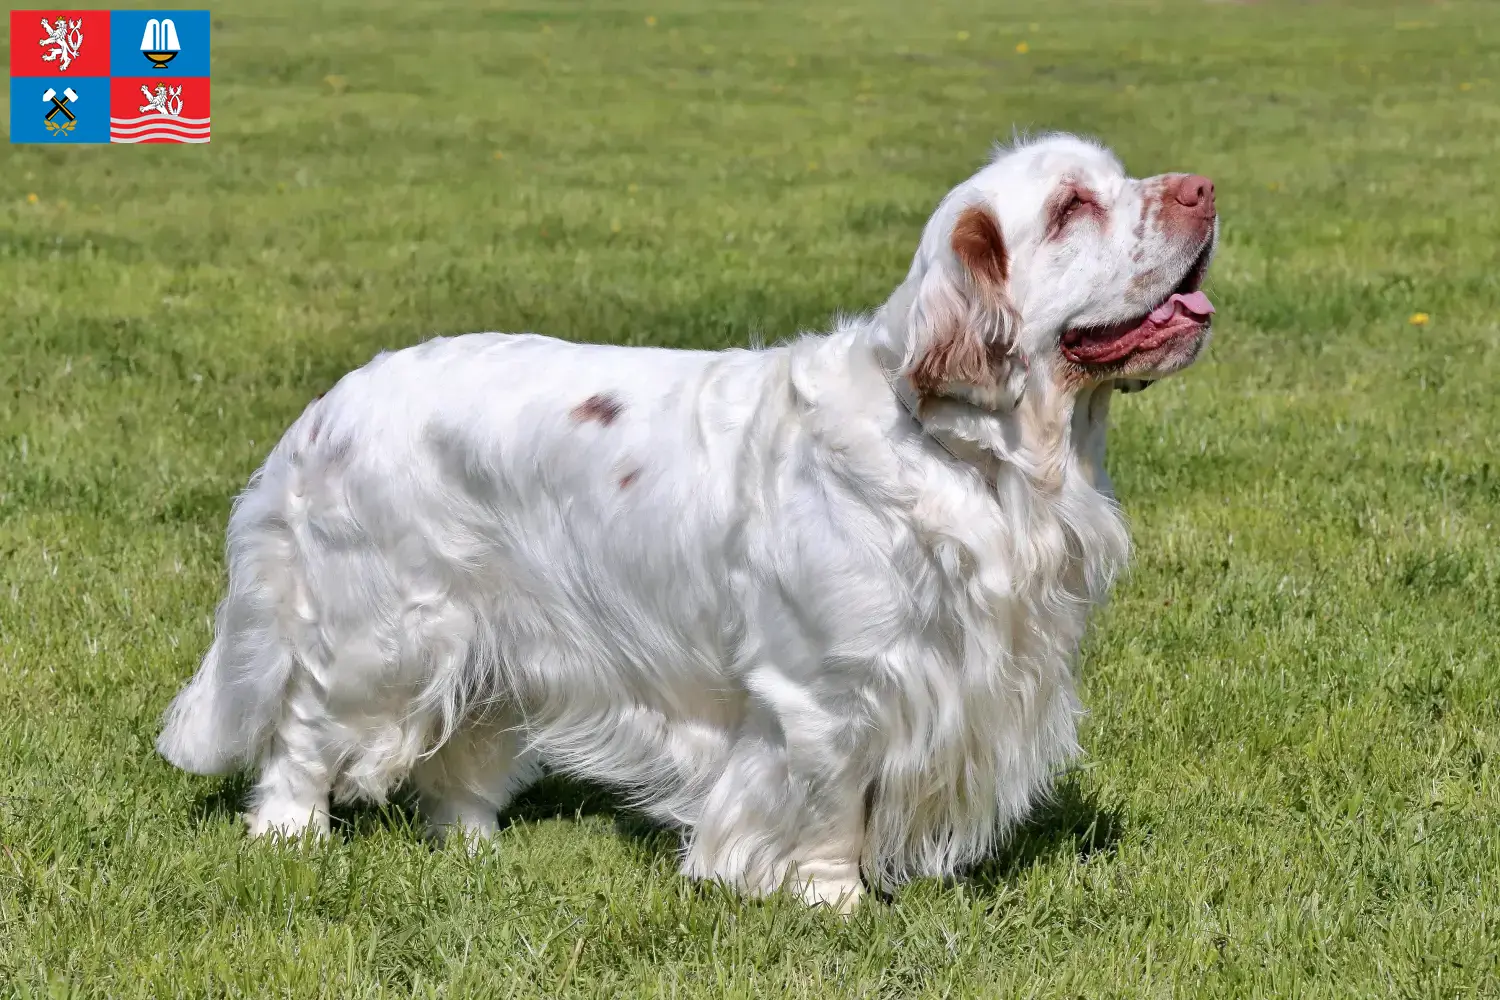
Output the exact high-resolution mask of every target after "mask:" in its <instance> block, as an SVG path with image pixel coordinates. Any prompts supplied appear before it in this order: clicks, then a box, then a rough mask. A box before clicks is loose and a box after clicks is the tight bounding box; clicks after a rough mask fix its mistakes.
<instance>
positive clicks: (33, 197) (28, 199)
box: [26, 194, 36, 205]
mask: <svg viewBox="0 0 1500 1000" xmlns="http://www.w3.org/2000/svg"><path fill="white" fill-rule="evenodd" d="M26 204H28V205H35V204H36V195H35V194H28V195H27V196H26Z"/></svg>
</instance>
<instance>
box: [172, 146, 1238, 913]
mask: <svg viewBox="0 0 1500 1000" xmlns="http://www.w3.org/2000/svg"><path fill="white" fill-rule="evenodd" d="M1217 234H1218V221H1217V216H1216V214H1215V209H1214V194H1213V186H1212V184H1210V183H1209V181H1208V180H1207V179H1205V178H1203V177H1197V176H1190V175H1183V174H1165V175H1161V176H1157V177H1151V178H1148V179H1145V180H1132V179H1129V178H1128V177H1127V176H1126V174H1125V171H1124V169H1123V168H1122V167H1121V166H1120V164H1119V162H1118V161H1117V160H1116V159H1115V158H1114V157H1113V156H1112V155H1111V154H1110V153H1109V152H1108V151H1107V150H1105V149H1103V148H1101V147H1099V146H1096V145H1093V144H1091V143H1089V142H1086V141H1083V140H1080V139H1076V138H1073V137H1070V136H1049V137H1046V138H1043V139H1041V140H1038V141H1033V142H1028V143H1020V144H1017V145H1016V146H1015V147H1014V148H1011V149H1008V150H1004V151H1002V152H1000V153H999V154H998V155H997V156H996V158H995V159H994V161H993V162H992V163H990V164H989V165H988V166H986V167H985V168H984V169H982V170H980V171H979V173H977V174H976V175H974V176H973V177H972V178H970V179H969V180H967V181H965V182H964V183H963V184H961V185H959V186H958V187H957V188H956V189H955V190H954V191H953V192H952V193H951V194H949V195H948V197H947V198H945V199H944V200H943V202H942V203H941V205H939V206H938V209H937V212H936V213H935V214H934V215H933V217H932V219H931V220H930V221H929V222H928V224H927V227H926V230H925V232H924V233H923V235H922V243H921V246H920V248H919V249H918V251H917V254H916V259H915V260H914V261H913V263H912V267H911V271H910V273H909V274H908V275H907V278H906V280H905V281H904V282H903V283H902V284H901V286H900V287H899V288H897V289H896V291H895V293H894V294H893V295H892V296H891V298H890V300H889V301H888V302H887V303H886V304H885V305H884V307H882V308H881V309H880V310H879V311H877V312H876V313H874V314H873V315H870V316H866V317H861V318H857V319H852V320H846V321H843V322H841V323H839V324H838V325H837V328H836V329H835V330H834V331H833V332H832V333H829V334H825V335H816V336H814V335H808V336H803V337H800V338H799V339H797V340H795V341H793V342H792V343H790V344H786V345H783V346H779V347H775V348H772V349H768V350H733V351H722V352H706V351H703V352H700V351H673V350H659V349H652V348H626V347H609V346H592V345H583V344H573V343H567V342H563V341H559V340H552V339H548V338H546V337H540V336H533V335H514V336H512V335H504V334H473V335H470V336H463V337H456V338H452V339H438V340H433V341H431V342H429V343H426V344H423V345H421V346H419V347H413V348H410V349H407V350H403V351H399V352H396V353H394V354H383V355H381V356H379V357H377V358H376V359H375V360H374V361H372V362H371V363H370V364H368V365H366V366H365V367H364V368H361V369H359V370H358V371H356V372H354V373H352V374H350V375H348V376H347V377H345V378H344V379H343V380H342V381H341V382H339V384H338V385H337V386H336V387H335V388H334V389H333V390H332V391H331V392H329V393H328V395H327V396H325V397H323V398H321V399H319V400H316V401H314V402H313V403H312V404H311V405H310V406H308V408H307V409H306V411H305V412H304V413H303V414H302V416H301V417H300V418H299V419H298V420H297V421H296V423H294V424H293V425H292V427H291V429H290V430H289V431H288V432H287V433H286V435H285V437H283V438H282V440H281V442H280V443H279V444H278V445H277V446H276V448H275V449H274V450H273V451H272V452H271V455H270V457H269V458H268V459H267V460H266V462H265V465H263V466H262V467H261V469H260V470H259V471H258V472H256V474H255V475H254V476H253V477H252V478H251V480H250V485H249V486H248V488H247V489H246V490H245V492H244V493H243V494H242V495H241V496H240V497H239V499H238V501H237V502H236V504H235V507H234V512H233V515H232V516H231V517H230V521H229V536H228V570H229V589H228V594H227V596H226V597H225V598H224V600H223V602H222V603H221V604H220V605H219V609H218V620H217V626H216V636H215V639H214V642H213V645H212V646H211V647H210V649H209V650H208V653H207V655H206V656H205V657H204V660H203V664H202V666H201V667H200V668H199V671H198V674H197V676H196V677H194V678H193V680H192V682H191V683H190V684H189V685H188V686H187V688H186V689H185V690H183V691H182V692H181V693H180V694H179V695H178V697H177V699H176V700H175V701H174V702H173V704H172V706H171V708H170V710H169V711H168V715H167V720H166V729H165V731H164V732H163V734H162V736H161V739H160V741H159V744H158V745H159V748H160V750H161V752H162V753H163V754H164V755H165V756H166V757H167V759H168V760H170V761H172V762H173V763H174V764H176V765H177V766H179V767H182V768H185V769H187V770H189V771H193V772H196V773H200V774H220V773H224V772H227V771H230V770H233V769H236V768H251V769H253V770H254V771H255V772H256V773H257V774H258V782H257V784H256V786H255V791H254V795H253V798H252V801H251V803H250V809H249V812H248V814H247V820H248V822H249V825H250V829H251V830H252V831H253V832H254V833H257V834H259V833H267V832H278V833H286V834H291V833H297V832H300V831H302V830H304V829H306V828H308V827H309V826H311V827H312V829H313V830H314V831H315V832H317V833H320V834H321V833H326V832H327V830H328V824H329V818H328V804H329V797H330V794H331V795H334V796H337V797H340V798H349V797H363V798H367V799H374V800H380V799H382V798H384V797H385V796H386V795H387V794H388V793H389V792H391V791H392V790H393V789H394V788H395V787H396V786H397V785H398V784H399V783H401V782H403V781H404V780H409V781H410V782H411V783H412V784H413V785H414V787H415V789H416V791H417V794H418V801H419V804H420V807H421V809H422V810H423V812H424V814H425V815H426V816H427V817H428V819H429V821H430V822H431V824H432V826H433V829H434V831H436V832H439V833H442V832H450V831H455V830H456V831H461V832H463V833H465V834H467V835H470V836H476V835H478V836H483V835H487V834H491V833H493V832H494V831H495V830H496V829H497V818H496V813H497V810H500V809H502V808H503V807H504V806H505V805H506V803H507V802H508V801H509V800H510V799H511V797H512V796H513V795H514V794H515V793H516V792H517V790H519V789H520V788H522V787H523V786H524V785H525V784H526V783H527V782H528V781H531V780H533V779H534V778H535V776H536V775H537V774H538V773H539V768H540V766H541V764H543V763H545V765H546V766H547V767H548V768H549V769H551V770H554V771H560V772H565V773H568V774H573V775H578V776H582V777H584V778H588V779H593V780H596V781H601V782H606V783H609V784H611V785H613V786H616V787H619V788H622V789H624V790H625V791H627V792H628V793H629V794H630V795H631V796H632V798H633V801H635V802H636V803H638V804H639V805H640V806H641V807H642V808H644V809H645V810H646V811H647V812H648V813H649V814H650V815H652V816H654V817H656V818H658V819H659V820H662V821H665V822H669V823H672V824H675V825H677V826H679V827H681V828H682V830H683V831H684V834H683V836H684V846H683V854H682V870H683V871H684V872H685V873H686V874H688V875H690V876H694V877H698V878H714V879H722V880H723V881H725V882H727V883H729V884H731V885H734V886H736V887H738V888H739V889H740V890H741V891H744V892H747V893H750V894H762V893H767V892H771V891H774V890H776V889H777V888H778V887H780V886H782V885H783V884H792V885H794V886H795V887H796V889H797V891H799V892H800V893H802V895H803V896H804V898H806V899H808V900H810V901H816V902H827V903H830V904H834V905H838V906H841V907H843V908H848V907H849V906H851V905H852V904H853V903H854V901H855V900H856V899H857V898H858V897H859V895H860V892H861V886H862V881H861V875H862V874H863V876H864V878H865V879H868V880H870V881H872V882H874V883H876V884H892V883H896V882H899V881H901V880H902V879H905V878H909V877H911V876H914V875H942V874H948V873H951V872H953V871H954V869H955V868H956V867H958V866H961V865H963V864H965V863H967V862H971V861H973V860H975V859H977V858H980V857H981V856H983V855H984V854H985V853H986V852H988V851H990V850H991V849H992V848H993V847H994V846H995V845H996V843H997V841H998V840H999V839H1000V838H1001V837H1003V835H1004V834H1005V833H1006V832H1007V831H1008V830H1009V829H1010V828H1011V827H1012V826H1013V825H1014V824H1015V823H1016V822H1017V821H1018V820H1020V819H1021V818H1022V817H1024V816H1025V815H1026V812H1027V809H1028V808H1029V807H1030V806H1031V805H1032V803H1033V802H1035V801H1036V799H1037V798H1038V796H1039V795H1041V794H1043V793H1044V791H1045V789H1046V788H1047V786H1048V782H1049V779H1050V777H1051V776H1052V775H1053V774H1054V773H1055V772H1056V770H1057V768H1058V767H1059V765H1060V764H1062V763H1063V762H1065V761H1066V760H1067V759H1068V758H1069V756H1070V755H1071V754H1073V753H1074V752H1075V751H1076V743H1075V720H1076V718H1077V716H1078V714H1079V712H1080V707H1079V704H1078V701H1077V698H1076V695H1075V687H1074V678H1073V674H1072V667H1073V660H1074V657H1075V654H1076V651H1077V648H1078V644H1079V640H1080V638H1081V636H1082V634H1083V631H1084V626H1085V622H1086V620H1087V618H1088V615H1089V612H1090V610H1091V609H1092V608H1094V607H1096V606H1097V605H1098V604H1099V602H1100V601H1101V600H1102V599H1103V598H1104V596H1105V593H1106V591H1107V589H1108V587H1109V585H1110V583H1111V580H1112V578H1113V577H1114V576H1115V574H1116V572H1117V571H1118V570H1119V569H1120V568H1121V566H1122V564H1123V563H1124V562H1125V559H1126V556H1127V552H1128V548H1129V539H1128V537H1127V535H1126V530H1125V524H1124V521H1123V519H1122V517H1121V514H1120V511H1119V509H1118V507H1117V506H1116V503H1115V501H1114V499H1113V494H1112V490H1111V486H1110V482H1109V479H1108V478H1107V477H1106V475H1105V471H1104V441H1105V427H1106V421H1107V417H1108V412H1109V403H1110V398H1111V393H1112V392H1113V391H1114V390H1115V389H1118V388H1134V387H1139V386H1141V385H1142V384H1144V383H1145V382H1149V381H1150V380H1152V379H1156V378H1159V377H1161V376H1164V375H1167V374H1169V373H1171V372H1175V371H1177V370H1178V369H1180V368H1182V367H1184V366H1186V365H1187V364H1189V363H1190V362H1191V361H1192V360H1193V359H1194V358H1195V357H1196V356H1197V355H1198V353H1199V352H1200V351H1201V350H1202V348H1203V346H1204V344H1205V343H1206V341H1207V340H1208V335H1209V324H1210V314H1211V313H1212V312H1213V307H1212V306H1211V305H1210V304H1209V302H1208V299H1207V297H1206V296H1205V295H1204V294H1203V293H1202V292H1201V291H1199V290H1198V286H1199V284H1200V282H1201V281H1202V278H1203V275H1204V272H1205V271H1206V269H1207V267H1208V264H1209V261H1210V259H1211V257H1212V255H1213V251H1214V248H1215V245H1216V241H1217Z"/></svg>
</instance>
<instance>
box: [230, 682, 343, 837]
mask: <svg viewBox="0 0 1500 1000" xmlns="http://www.w3.org/2000/svg"><path fill="white" fill-rule="evenodd" d="M324 715H325V713H324V707H323V693H322V691H321V690H320V689H319V686H318V684H317V682H316V680H314V678H313V677H312V676H310V675H309V674H308V673H307V672H306V671H303V670H296V671H294V672H293V675H292V677H291V679H290V682H289V687H288V690H287V693H286V700H285V702H284V704H283V706H282V716H281V718H280V719H279V720H278V721H277V724H276V727H275V730H274V732H273V735H272V736H271V738H270V740H268V741H267V743H266V746H265V749H264V751H263V752H262V754H261V758H260V762H259V763H260V775H259V777H258V779H257V780H256V783H255V788H254V790H253V791H252V792H251V795H250V808H249V810H248V811H247V812H246V813H245V823H246V825H248V826H249V828H250V833H251V834H252V835H253V836H264V835H277V836H283V837H297V836H300V835H301V834H302V833H303V832H304V831H306V830H311V831H312V833H313V834H314V836H317V837H319V838H322V837H326V836H328V832H329V818H328V793H329V790H330V788H331V787H332V785H333V775H332V770H331V767H330V762H329V761H328V760H327V759H326V758H327V740H326V738H325V735H324V733H323V728H322V725H323V719H324Z"/></svg>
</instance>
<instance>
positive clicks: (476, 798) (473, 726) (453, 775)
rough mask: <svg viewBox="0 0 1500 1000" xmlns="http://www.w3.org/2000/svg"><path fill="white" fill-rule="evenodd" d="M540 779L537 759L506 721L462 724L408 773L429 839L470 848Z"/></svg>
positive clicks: (495, 828) (492, 831)
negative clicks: (453, 840) (457, 840)
mask: <svg viewBox="0 0 1500 1000" xmlns="http://www.w3.org/2000/svg"><path fill="white" fill-rule="evenodd" d="M540 776H541V766H540V764H539V763H538V761H537V758H536V754H535V753H534V752H533V751H531V750H530V749H529V748H528V747H527V746H526V745H525V735H524V733H523V732H522V731H521V730H520V729H519V728H518V727H517V726H516V725H515V723H514V720H513V719H510V718H508V717H501V718H492V719H485V720H482V721H470V722H465V723H464V724H463V725H462V726H461V727H460V728H459V730H458V731H457V732H455V733H454V734H453V736H452V737H450V738H449V739H448V741H447V742H446V743H444V744H443V745H442V746H441V747H439V748H438V749H437V751H436V752H434V753H433V754H431V755H430V756H428V757H426V758H424V759H423V760H422V761H421V762H420V763H418V764H417V766H416V767H415V768H413V769H412V784H413V785H414V786H415V788H416V791H417V805H418V808H419V809H420V810H421V812H422V815H423V817H424V818H425V819H426V821H427V829H428V833H429V835H430V836H432V837H433V838H434V839H436V840H439V841H442V840H446V839H447V838H448V837H450V836H454V835H462V836H463V837H464V838H465V839H466V840H468V841H470V842H471V843H472V842H474V841H477V840H480V839H484V838H488V837H491V836H493V835H494V834H495V833H496V832H497V831H498V830H499V821H498V814H499V813H500V811H501V810H503V809H504V808H505V807H506V806H507V805H509V804H510V801H511V799H513V798H514V797H515V796H516V795H517V793H519V792H521V791H523V790H524V789H525V788H526V787H527V786H528V785H530V784H532V783H533V782H535V781H536V780H537V778H539V777H540Z"/></svg>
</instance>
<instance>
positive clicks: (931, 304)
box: [906, 205, 1026, 410]
mask: <svg viewBox="0 0 1500 1000" xmlns="http://www.w3.org/2000/svg"><path fill="white" fill-rule="evenodd" d="M1009 287H1010V253H1009V252H1008V251H1007V249H1006V247H1005V236H1004V234H1002V233H1001V231H1000V222H999V220H998V219H996V218H995V215H994V213H993V212H992V211H990V209H989V208H988V207H986V206H984V205H970V206H968V207H966V208H964V209H963V210H962V211H960V212H959V213H958V216H957V218H956V219H955V221H954V223H953V228H952V230H951V231H950V232H949V235H948V239H947V246H946V247H944V248H942V251H941V252H940V253H939V254H938V255H937V256H936V258H935V259H934V260H933V261H931V263H930V265H929V267H928V268H927V270H926V272H925V273H924V274H923V275H922V278H921V283H920V285H919V287H918V289H917V294H916V298H915V300H914V301H913V303H912V306H911V314H910V316H909V321H908V326H907V328H908V330H909V331H910V335H911V341H910V342H909V344H908V350H907V354H908V358H909V359H910V360H909V363H908V365H907V370H906V375H907V378H909V379H910V380H911V384H912V388H913V389H915V390H916V391H917V393H918V395H919V396H924V397H930V396H957V397H959V398H962V399H965V400H967V401H969V402H971V403H974V404H976V405H979V406H983V407H986V408H987V409H992V410H995V409H1009V408H1011V407H1013V406H1015V405H1016V403H1017V402H1018V401H1019V400H1020V395H1021V391H1022V389H1023V388H1024V386H1025V381H1026V370H1025V360H1024V358H1023V357H1022V355H1020V353H1019V352H1018V351H1017V349H1016V343H1015V338H1016V336H1017V335H1018V333H1019V330H1020V322H1019V317H1018V316H1017V315H1016V311H1015V307H1014V306H1013V305H1012V303H1011V298H1010V291H1009Z"/></svg>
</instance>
